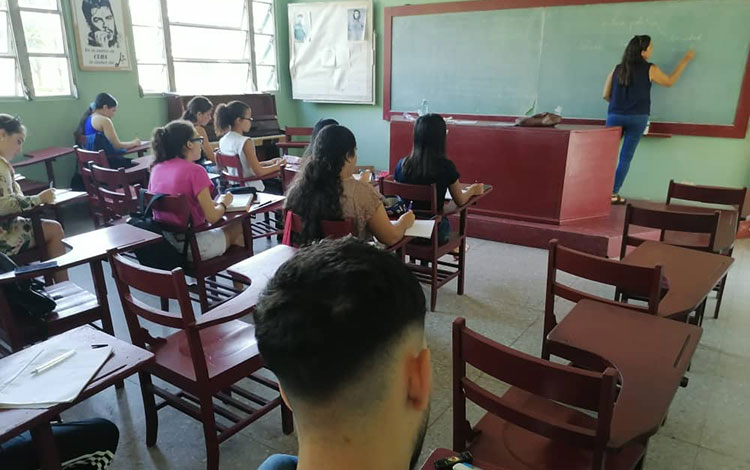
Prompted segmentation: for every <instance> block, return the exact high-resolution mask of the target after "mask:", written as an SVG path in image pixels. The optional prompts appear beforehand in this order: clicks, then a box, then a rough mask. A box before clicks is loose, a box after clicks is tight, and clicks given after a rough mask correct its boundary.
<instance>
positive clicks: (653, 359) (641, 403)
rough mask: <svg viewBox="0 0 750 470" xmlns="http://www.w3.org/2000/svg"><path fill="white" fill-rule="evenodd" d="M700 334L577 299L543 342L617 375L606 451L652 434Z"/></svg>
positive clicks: (693, 329)
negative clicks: (589, 357) (590, 357)
mask: <svg viewBox="0 0 750 470" xmlns="http://www.w3.org/2000/svg"><path fill="white" fill-rule="evenodd" d="M702 332H703V330H702V329H701V328H700V327H698V326H695V325H689V324H686V323H682V322H677V321H672V320H667V319H664V318H659V317H657V316H653V315H648V314H645V313H642V312H636V311H634V310H630V309H627V308H623V307H618V306H614V305H609V304H604V303H601V302H596V301H593V300H582V301H580V302H578V304H576V305H575V306H574V307H573V309H572V310H571V311H570V313H568V315H567V316H566V317H565V318H563V319H562V320H560V323H558V325H557V326H556V327H555V328H554V329H552V331H550V333H549V336H548V340H549V341H550V342H553V343H558V344H563V345H565V346H568V347H572V348H575V349H579V350H582V351H585V352H588V353H592V354H595V355H596V356H599V357H600V358H602V359H604V360H605V361H606V362H608V363H609V364H611V365H612V366H613V367H614V368H615V369H616V370H617V372H618V374H619V376H620V382H621V385H622V387H621V389H620V393H619V395H618V397H617V401H616V402H615V409H614V414H613V416H612V428H611V434H610V441H609V444H608V446H609V447H611V448H620V447H622V446H624V445H626V444H627V443H628V442H631V441H633V440H634V439H638V438H641V437H647V436H650V435H652V434H654V433H655V432H656V431H657V430H658V429H659V427H660V426H661V423H662V421H663V419H664V417H665V416H666V414H667V411H668V410H669V405H670V404H671V402H672V399H673V398H674V395H675V393H676V391H677V388H678V387H679V386H680V381H681V380H682V377H683V376H684V374H685V371H686V370H687V368H688V365H689V364H690V360H691V358H692V356H693V353H694V352H695V349H696V348H697V346H698V342H699V340H700V337H701V335H702Z"/></svg>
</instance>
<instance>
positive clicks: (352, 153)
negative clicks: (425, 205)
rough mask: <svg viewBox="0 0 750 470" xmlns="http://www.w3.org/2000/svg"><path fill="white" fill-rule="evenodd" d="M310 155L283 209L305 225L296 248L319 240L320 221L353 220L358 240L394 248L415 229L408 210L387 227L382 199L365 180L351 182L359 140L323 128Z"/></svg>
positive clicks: (333, 128) (346, 132) (334, 127)
mask: <svg viewBox="0 0 750 470" xmlns="http://www.w3.org/2000/svg"><path fill="white" fill-rule="evenodd" d="M311 145H312V153H311V155H310V158H309V159H308V160H307V161H306V162H305V165H304V166H303V168H302V170H301V171H300V173H299V174H298V175H297V177H296V178H295V179H294V183H292V187H291V188H290V189H289V192H288V195H287V199H286V209H289V210H291V211H292V212H294V213H295V214H297V215H298V216H300V217H301V218H302V220H303V222H304V223H303V227H302V233H301V234H300V239H299V240H296V241H295V242H296V243H299V244H301V245H304V244H308V243H311V242H314V241H317V240H320V239H321V238H323V231H322V228H321V222H322V221H324V220H342V219H351V220H352V221H353V223H354V231H355V233H356V234H357V236H358V238H361V239H364V240H371V239H372V237H373V235H374V236H375V238H377V240H378V241H380V242H381V243H383V244H385V245H393V244H394V243H397V242H398V241H399V240H401V239H402V238H403V237H404V232H406V229H408V228H409V227H411V226H412V225H413V224H414V213H413V212H411V211H409V212H407V213H406V214H404V215H402V216H401V217H400V218H399V219H398V221H397V222H396V223H394V224H391V221H390V220H389V219H388V215H387V214H386V212H385V207H384V206H383V202H382V200H381V199H380V195H379V194H378V192H377V191H375V188H373V186H372V185H371V184H370V183H369V181H360V180H357V179H354V178H353V177H352V174H353V173H354V168H355V167H356V165H357V141H356V139H355V138H354V134H352V132H351V131H350V130H349V129H347V128H346V127H343V126H338V125H329V126H326V127H324V128H323V129H322V130H321V131H320V133H319V134H318V135H317V136H316V137H315V140H313V142H312V144H311Z"/></svg>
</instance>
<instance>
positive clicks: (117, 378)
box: [0, 325, 154, 470]
mask: <svg viewBox="0 0 750 470" xmlns="http://www.w3.org/2000/svg"><path fill="white" fill-rule="evenodd" d="M92 344H107V345H110V346H112V348H113V351H112V352H113V354H112V356H110V358H109V359H108V360H107V361H106V362H105V363H104V365H103V366H102V367H101V369H99V371H98V372H97V373H96V375H95V376H94V378H93V379H92V380H91V381H90V382H89V383H88V385H86V387H85V388H84V389H83V391H82V392H81V394H80V395H78V397H77V398H76V399H75V400H73V401H72V402H71V403H61V404H59V405H56V406H53V407H51V408H42V409H10V410H0V442H5V441H7V440H9V439H11V438H13V437H15V436H18V435H19V434H21V433H23V432H26V431H31V435H32V439H33V441H34V445H35V446H36V448H37V451H38V453H39V456H40V460H41V465H42V466H41V468H42V469H43V470H53V469H59V468H60V459H59V457H58V453H57V448H56V446H55V441H54V439H53V437H52V428H51V426H50V420H53V419H56V417H58V416H59V415H60V413H62V412H63V411H65V410H67V409H69V408H72V407H73V406H75V405H76V404H78V403H80V402H82V401H83V400H85V399H87V398H89V397H91V396H92V395H95V394H97V393H99V392H101V391H102V390H104V389H105V388H108V387H110V386H112V385H113V384H115V383H117V382H121V381H122V380H123V379H125V378H126V377H129V376H131V375H133V374H134V373H136V372H138V370H140V369H141V368H142V367H143V366H144V365H146V364H148V363H149V362H150V361H152V360H153V357H154V355H153V354H152V353H150V352H148V351H146V350H144V349H141V348H137V347H135V346H133V345H132V344H130V343H126V342H124V341H120V340H119V339H117V338H115V337H114V336H110V335H108V334H106V333H103V332H101V331H99V330H97V329H95V328H93V327H91V326H88V325H86V326H81V327H79V328H76V329H74V330H70V331H68V332H65V333H63V334H61V335H59V336H55V337H54V338H51V339H48V340H47V341H45V342H43V343H39V344H36V345H34V346H32V347H31V348H29V349H26V350H24V351H21V352H19V353H16V354H13V355H11V356H8V357H5V358H2V359H0V362H2V365H3V366H4V365H6V364H7V365H8V368H5V367H2V368H3V369H5V370H9V369H10V370H13V369H15V365H14V364H15V362H18V360H19V359H21V358H22V356H26V355H28V354H33V351H34V350H37V349H39V348H47V347H60V348H65V349H78V348H81V347H84V348H85V347H90V345H92Z"/></svg>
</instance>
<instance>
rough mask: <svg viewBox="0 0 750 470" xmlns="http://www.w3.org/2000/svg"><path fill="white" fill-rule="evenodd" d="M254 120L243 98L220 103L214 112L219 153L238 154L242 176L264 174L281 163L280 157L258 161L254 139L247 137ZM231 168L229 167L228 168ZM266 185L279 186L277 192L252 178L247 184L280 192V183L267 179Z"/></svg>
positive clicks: (259, 188)
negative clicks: (219, 137) (218, 136)
mask: <svg viewBox="0 0 750 470" xmlns="http://www.w3.org/2000/svg"><path fill="white" fill-rule="evenodd" d="M252 123H253V111H252V109H250V106H248V105H247V104H245V103H243V102H242V101H232V102H230V103H229V104H224V103H222V104H220V105H218V106H217V107H216V112H215V113H214V126H215V128H216V134H217V135H221V136H222V137H221V139H219V152H221V153H223V154H225V155H238V156H239V157H240V162H241V163H242V172H243V176H245V177H248V176H258V177H263V176H266V175H270V174H271V173H275V172H277V171H279V170H280V169H281V167H282V166H283V165H284V161H283V160H282V159H280V158H274V159H272V160H269V161H266V162H261V161H259V160H258V156H257V155H256V154H255V144H254V143H253V139H251V138H250V137H248V136H246V135H245V134H246V133H247V132H250V127H252ZM230 170H231V169H230ZM269 183H270V184H269V186H274V187H278V191H276V190H271V188H266V186H265V185H264V183H263V182H261V181H251V182H249V183H247V184H246V185H247V186H252V187H254V188H255V189H257V190H258V191H266V192H275V193H280V189H281V182H280V181H279V182H278V183H276V182H273V183H271V182H270V181H269Z"/></svg>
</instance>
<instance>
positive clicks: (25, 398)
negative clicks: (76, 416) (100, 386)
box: [0, 344, 112, 408]
mask: <svg viewBox="0 0 750 470" xmlns="http://www.w3.org/2000/svg"><path fill="white" fill-rule="evenodd" d="M38 347H40V348H43V351H42V353H41V354H39V349H37V348H29V349H27V350H24V351H22V352H21V353H17V354H25V356H24V357H18V358H17V359H23V360H22V361H20V362H19V361H18V360H16V361H8V362H9V365H8V366H6V367H3V364H0V377H11V378H10V380H8V381H7V382H4V383H2V384H0V408H49V407H50V406H54V405H56V404H58V403H69V402H71V401H73V400H75V399H76V397H77V396H78V395H79V394H80V393H81V391H82V390H83V389H84V388H86V385H88V383H89V382H90V381H91V379H92V378H93V377H94V375H95V374H96V373H97V371H98V370H99V369H100V368H101V367H102V365H104V363H105V362H106V361H107V359H108V358H109V356H110V354H112V346H107V347H105V348H99V349H91V347H90V346H89V345H85V346H81V347H80V348H78V349H76V352H75V354H73V355H72V356H70V357H69V358H67V359H65V360H64V361H62V362H60V363H59V364H56V365H54V366H52V367H50V368H49V369H47V370H45V371H42V372H39V373H38V374H33V373H32V371H33V370H34V369H36V368H37V367H39V366H41V365H43V364H45V363H47V362H49V361H50V360H52V359H54V358H56V357H59V356H60V355H61V354H64V353H66V352H68V351H70V349H69V348H60V347H51V348H44V346H43V345H41V344H40V345H39V346H38ZM6 360H7V358H6V359H5V360H4V362H5V361H6ZM8 367H13V368H15V370H5V369H6V368H8Z"/></svg>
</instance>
